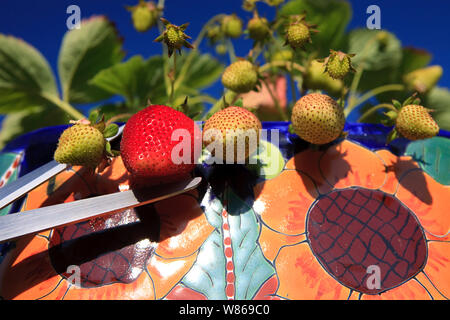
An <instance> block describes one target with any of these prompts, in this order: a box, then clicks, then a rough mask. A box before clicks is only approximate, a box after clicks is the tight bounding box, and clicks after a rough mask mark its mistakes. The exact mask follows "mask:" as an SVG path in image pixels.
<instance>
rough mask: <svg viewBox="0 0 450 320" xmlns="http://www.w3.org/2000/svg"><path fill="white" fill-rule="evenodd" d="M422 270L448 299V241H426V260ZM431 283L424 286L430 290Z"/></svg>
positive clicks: (449, 290)
mask: <svg viewBox="0 0 450 320" xmlns="http://www.w3.org/2000/svg"><path fill="white" fill-rule="evenodd" d="M423 271H424V272H425V274H426V275H427V277H428V278H429V281H431V283H432V284H433V285H434V286H435V287H436V288H437V289H438V290H439V292H440V293H441V294H442V295H444V296H445V298H447V299H450V241H448V240H447V241H430V242H428V261H427V264H426V266H425V268H424V270H423ZM433 285H431V286H430V285H426V287H427V288H430V290H431V289H433ZM436 298H438V297H436Z"/></svg>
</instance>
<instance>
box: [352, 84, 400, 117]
mask: <svg viewBox="0 0 450 320" xmlns="http://www.w3.org/2000/svg"><path fill="white" fill-rule="evenodd" d="M404 89H405V86H404V85H402V84H387V85H384V86H380V87H377V88H374V89H372V90H370V91H367V92H366V93H365V94H363V95H362V96H361V97H360V98H359V99H356V97H354V96H353V97H349V99H348V106H347V108H346V109H345V111H344V112H345V116H348V115H349V114H350V113H351V112H352V111H353V109H355V108H356V107H357V106H359V105H361V104H362V103H364V102H366V101H367V100H369V99H370V98H372V97H374V96H376V95H378V94H380V93H383V92H388V91H402V90H404Z"/></svg>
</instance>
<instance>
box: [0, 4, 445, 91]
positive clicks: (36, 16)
mask: <svg viewBox="0 0 450 320" xmlns="http://www.w3.org/2000/svg"><path fill="white" fill-rule="evenodd" d="M137 1H138V0H69V1H68V0H58V1H49V0H47V1H36V0H20V1H17V0H13V1H12V0H2V1H1V4H0V32H1V33H4V34H11V35H14V36H16V37H19V38H22V39H24V40H25V41H27V42H29V43H30V44H31V45H33V46H34V47H36V48H37V49H38V50H39V51H41V52H42V54H43V55H44V56H45V57H46V58H47V60H48V61H49V62H50V64H51V66H52V68H53V70H55V71H56V61H57V57H58V51H59V47H60V44H61V40H62V37H63V35H64V33H65V32H66V31H67V28H66V19H67V17H68V14H67V13H66V8H67V7H68V6H69V5H71V4H76V5H78V6H79V7H80V8H81V14H82V18H87V17H90V16H92V15H98V14H104V15H106V16H107V17H109V18H110V19H111V20H112V21H114V22H115V24H116V27H117V29H118V31H119V33H120V34H121V35H122V36H123V38H124V43H123V48H124V50H125V51H126V52H127V56H132V55H135V54H141V55H143V56H144V57H148V56H151V55H154V54H159V53H160V52H161V45H160V44H159V43H153V39H155V38H156V37H157V36H158V32H157V30H156V28H154V29H152V30H151V31H149V32H147V33H144V34H142V33H138V32H136V31H135V30H134V29H133V27H132V24H131V21H130V15H129V13H128V12H127V11H126V10H125V9H124V5H126V4H129V5H133V4H135V3H137ZM350 2H351V4H352V6H353V17H352V20H351V23H350V25H349V29H352V28H355V27H365V24H366V19H367V17H368V15H367V14H366V9H367V7H368V6H369V5H371V4H375V5H378V6H379V7H380V8H381V24H382V28H383V29H386V30H389V31H391V32H394V33H395V34H396V35H397V37H398V38H399V39H400V40H401V42H402V44H403V45H404V46H414V47H418V48H423V49H426V50H428V51H429V52H431V53H432V55H433V60H432V64H440V65H442V66H443V67H444V70H445V71H444V75H443V77H442V78H441V80H440V82H439V85H441V86H445V87H450V62H449V57H450V55H449V54H448V53H449V52H450V41H448V39H449V31H450V27H449V24H448V19H449V17H450V1H447V0H428V1H423V0H409V1H406V0H396V1H392V0H351V1H350ZM241 5H242V0H222V1H218V0H189V1H188V0H166V10H165V14H164V16H165V17H166V18H167V19H168V20H170V21H171V22H173V23H175V24H178V25H179V24H182V23H185V22H187V21H189V22H190V25H189V27H188V29H187V31H186V32H187V33H188V34H190V35H191V36H192V37H193V38H195V36H196V35H197V34H198V33H199V31H200V29H201V27H202V25H203V24H204V23H205V22H206V21H207V20H208V19H209V17H211V16H213V15H215V14H217V13H233V12H236V13H237V14H238V15H239V16H241V17H242V18H244V19H248V18H249V17H251V15H252V14H251V13H250V12H247V11H244V10H242V9H241ZM258 8H260V9H261V10H260V11H261V12H262V13H263V14H264V15H266V16H267V17H268V18H271V17H272V16H273V13H272V10H271V8H269V7H267V6H266V5H264V4H261V5H259V6H258ZM250 46H251V41H249V40H245V39H243V38H242V39H240V40H238V41H237V42H236V43H235V47H236V53H237V55H238V56H239V55H242V56H243V55H245V54H246V53H247V52H248V50H249V48H250ZM202 49H205V50H211V48H209V47H208V46H206V44H204V45H203V46H202ZM223 59H224V60H223V62H224V63H227V61H226V58H223ZM55 73H56V72H55ZM208 92H209V93H210V94H212V95H213V96H216V97H217V96H218V95H220V93H221V88H220V85H216V86H214V87H212V88H211V89H210V90H208Z"/></svg>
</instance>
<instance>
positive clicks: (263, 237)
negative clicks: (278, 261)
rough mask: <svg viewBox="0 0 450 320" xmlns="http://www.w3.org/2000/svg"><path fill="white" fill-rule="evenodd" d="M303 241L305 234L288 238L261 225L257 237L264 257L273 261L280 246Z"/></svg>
mask: <svg viewBox="0 0 450 320" xmlns="http://www.w3.org/2000/svg"><path fill="white" fill-rule="evenodd" d="M305 239H306V235H305V234H301V235H298V236H289V235H285V234H282V233H278V232H275V231H273V230H271V229H269V228H267V227H266V226H265V225H262V228H261V234H260V236H259V245H260V247H261V250H262V252H263V254H264V256H265V257H266V258H267V259H268V260H270V261H273V259H275V257H276V256H277V254H278V251H279V250H280V248H281V247H282V246H284V245H292V244H295V243H299V242H301V241H303V240H305Z"/></svg>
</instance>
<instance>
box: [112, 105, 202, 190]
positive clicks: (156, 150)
mask: <svg viewBox="0 0 450 320" xmlns="http://www.w3.org/2000/svg"><path fill="white" fill-rule="evenodd" d="M177 129H184V130H186V131H185V132H188V133H189V135H190V137H184V136H183V137H182V138H173V137H172V134H173V132H174V131H175V130H177ZM185 138H186V139H187V138H189V139H190V140H188V141H189V142H188V151H189V152H190V159H189V160H188V161H187V162H188V163H179V164H177V163H176V162H174V161H173V158H172V150H173V148H174V147H175V146H177V145H179V144H180V143H181V142H182V141H183V142H185V141H186V140H184V139H185ZM172 139H174V141H172ZM196 139H201V134H200V130H199V128H198V127H197V125H196V124H195V122H194V121H193V120H192V119H190V118H189V117H187V116H186V115H185V114H184V113H182V112H180V111H177V110H174V109H172V108H170V107H167V106H162V105H151V106H148V107H147V108H145V109H143V110H141V111H139V112H138V113H136V114H135V115H133V116H132V117H131V118H130V119H129V120H128V122H127V124H126V126H125V128H124V131H123V136H122V141H121V145H120V151H121V155H122V160H123V163H124V165H125V167H126V168H127V170H128V171H129V172H130V173H131V175H132V177H133V179H134V181H135V182H136V183H138V184H145V185H153V184H157V183H161V182H171V181H175V180H178V179H182V178H183V177H185V176H187V175H188V174H189V173H190V172H191V171H192V170H193V169H194V166H195V163H194V160H197V158H198V157H197V156H198V153H199V152H196V148H195V143H197V142H198V140H196ZM198 149H201V148H198ZM176 150H177V151H175V150H174V156H175V157H178V156H179V157H183V152H184V151H185V150H186V149H183V150H181V151H180V149H179V148H178V147H177V149H176ZM178 151H179V152H178ZM199 151H201V150H199ZM184 156H186V154H184Z"/></svg>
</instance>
